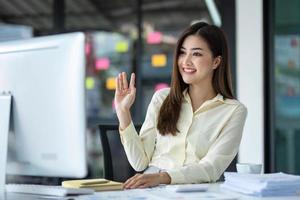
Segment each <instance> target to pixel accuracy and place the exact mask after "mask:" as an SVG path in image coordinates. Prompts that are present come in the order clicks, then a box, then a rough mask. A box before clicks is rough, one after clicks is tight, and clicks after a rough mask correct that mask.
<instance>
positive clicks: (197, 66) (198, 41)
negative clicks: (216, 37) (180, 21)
mask: <svg viewBox="0 0 300 200" xmlns="http://www.w3.org/2000/svg"><path fill="white" fill-rule="evenodd" d="M177 64H178V67H179V72H180V74H181V76H182V79H183V81H184V82H185V83H186V84H192V85H197V84H200V83H203V81H205V82H206V81H210V82H211V81H212V76H213V72H214V69H216V68H217V67H218V65H219V64H220V58H219V57H216V58H214V57H213V54H212V52H211V50H210V48H209V46H208V44H207V42H206V41H205V40H204V39H202V38H201V37H199V36H195V35H190V36H188V37H186V38H185V40H184V41H183V43H182V46H181V47H180V53H179V55H178V60H177Z"/></svg>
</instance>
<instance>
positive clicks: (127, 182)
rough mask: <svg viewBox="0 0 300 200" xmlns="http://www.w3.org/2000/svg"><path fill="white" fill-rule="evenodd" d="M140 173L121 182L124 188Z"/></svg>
mask: <svg viewBox="0 0 300 200" xmlns="http://www.w3.org/2000/svg"><path fill="white" fill-rule="evenodd" d="M139 175H140V174H136V175H134V176H133V177H131V178H129V179H127V181H126V182H125V183H124V184H123V187H124V188H128V185H130V184H132V182H134V180H135V179H136V178H137V177H138V176H139Z"/></svg>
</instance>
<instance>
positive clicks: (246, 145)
mask: <svg viewBox="0 0 300 200" xmlns="http://www.w3.org/2000/svg"><path fill="white" fill-rule="evenodd" d="M299 9H300V2H299V1H297V0H290V1H280V0H265V1H262V0H253V1H243V0H131V1H121V0H110V1H105V0H43V1H38V0H22V1H19V0H10V1H8V0H0V42H3V41H9V40H17V39H26V38H30V37H36V36H43V35H52V34H59V33H67V32H74V31H82V32H84V33H85V35H86V51H85V53H86V59H87V62H86V100H87V101H86V109H87V122H88V129H87V142H88V156H89V159H88V160H89V163H88V164H89V169H90V173H89V176H90V177H101V176H102V174H103V159H102V153H101V152H102V150H101V144H100V139H99V134H98V133H97V132H98V128H97V124H98V123H102V122H116V120H117V119H116V115H115V111H114V104H113V96H114V89H115V82H114V81H115V80H114V78H115V76H116V75H117V74H118V73H119V72H121V71H125V72H127V73H131V72H135V73H136V74H137V82H136V84H137V92H138V93H137V98H136V102H135V104H134V107H133V119H134V121H135V122H142V121H143V119H144V116H145V113H146V109H147V105H148V103H149V102H150V100H151V97H152V95H153V93H154V92H155V91H156V90H159V89H161V88H164V87H168V86H169V84H170V74H171V70H172V62H173V60H172V59H173V57H172V56H173V51H174V47H175V45H176V41H177V38H178V36H179V34H180V32H181V31H182V30H183V29H184V28H185V27H187V26H189V25H190V24H191V23H193V22H195V21H200V20H201V21H206V22H208V23H211V24H215V25H217V26H220V27H221V28H222V29H223V30H224V31H225V33H226V34H227V37H228V38H227V39H228V41H229V46H230V50H231V51H230V52H231V54H230V59H231V63H230V64H231V67H232V73H233V79H234V80H233V83H234V88H235V91H236V92H235V94H236V95H237V97H238V99H240V100H241V101H242V102H243V103H244V104H245V105H246V106H247V107H248V119H247V123H246V126H245V133H244V137H243V141H242V144H241V150H240V154H239V161H240V162H256V163H263V164H264V168H265V172H275V171H283V172H288V173H295V174H300V160H299V159H297V152H298V149H299V148H300V144H299V143H300V13H299V12H298V11H299ZM45 62H49V61H45Z"/></svg>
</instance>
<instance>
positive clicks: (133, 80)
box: [129, 73, 135, 89]
mask: <svg viewBox="0 0 300 200" xmlns="http://www.w3.org/2000/svg"><path fill="white" fill-rule="evenodd" d="M129 84H130V85H129V87H130V89H134V85H135V73H132V74H131V77H130V83H129Z"/></svg>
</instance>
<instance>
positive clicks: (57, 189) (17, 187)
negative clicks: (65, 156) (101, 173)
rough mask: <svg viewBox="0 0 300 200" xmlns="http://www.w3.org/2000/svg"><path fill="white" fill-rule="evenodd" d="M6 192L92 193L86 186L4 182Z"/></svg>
mask: <svg viewBox="0 0 300 200" xmlns="http://www.w3.org/2000/svg"><path fill="white" fill-rule="evenodd" d="M6 192H14V193H23V194H34V195H47V196H69V195H82V194H93V193H94V190H93V189H87V188H64V187H62V186H53V185H31V184H6Z"/></svg>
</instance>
